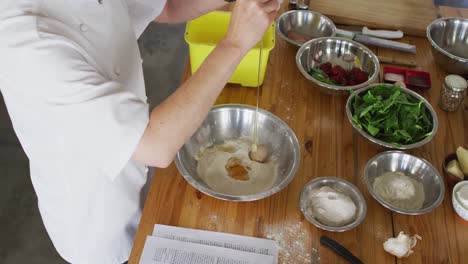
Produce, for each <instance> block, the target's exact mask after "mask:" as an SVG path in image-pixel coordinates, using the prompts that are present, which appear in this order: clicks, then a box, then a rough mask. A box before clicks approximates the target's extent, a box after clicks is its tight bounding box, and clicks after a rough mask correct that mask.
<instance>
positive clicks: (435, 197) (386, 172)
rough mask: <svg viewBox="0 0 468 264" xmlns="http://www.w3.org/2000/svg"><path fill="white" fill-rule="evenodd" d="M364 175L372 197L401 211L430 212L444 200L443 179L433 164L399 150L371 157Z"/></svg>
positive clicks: (389, 207) (410, 213) (414, 213)
mask: <svg viewBox="0 0 468 264" xmlns="http://www.w3.org/2000/svg"><path fill="white" fill-rule="evenodd" d="M364 177H365V182H366V185H367V189H368V191H369V193H370V194H371V195H372V197H374V198H375V199H376V200H377V201H378V202H379V203H380V204H381V205H383V206H384V207H386V208H388V209H390V210H392V211H394V212H397V213H400V214H406V215H420V214H425V213H429V212H431V211H432V210H434V209H435V208H437V207H438V206H439V205H440V204H441V203H442V201H443V199H444V193H445V184H444V180H443V178H442V176H441V175H440V174H439V172H438V171H437V170H436V169H435V168H434V166H432V164H431V163H429V162H428V161H426V160H424V159H421V158H418V157H416V156H413V155H410V154H407V153H404V152H401V151H386V152H383V153H380V154H378V155H376V156H375V157H373V158H372V159H370V160H369V161H368V163H367V165H366V167H365V169H364Z"/></svg>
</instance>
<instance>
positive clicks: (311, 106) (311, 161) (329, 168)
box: [130, 6, 468, 264]
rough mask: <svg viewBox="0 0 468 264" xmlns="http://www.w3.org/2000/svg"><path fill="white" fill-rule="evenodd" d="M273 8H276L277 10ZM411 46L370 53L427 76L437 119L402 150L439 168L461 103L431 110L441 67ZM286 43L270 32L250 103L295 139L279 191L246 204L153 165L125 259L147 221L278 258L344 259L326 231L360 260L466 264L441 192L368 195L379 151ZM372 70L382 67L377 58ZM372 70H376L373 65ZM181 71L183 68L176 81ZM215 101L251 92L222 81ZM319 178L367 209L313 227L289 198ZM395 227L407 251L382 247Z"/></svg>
mask: <svg viewBox="0 0 468 264" xmlns="http://www.w3.org/2000/svg"><path fill="white" fill-rule="evenodd" d="M285 8H286V7H285V6H283V11H284V10H285ZM439 12H440V13H441V14H442V16H465V17H468V13H467V12H466V10H457V9H453V8H441V9H440V10H439ZM403 41H404V42H408V43H412V44H415V45H416V46H417V54H416V55H412V54H405V53H400V52H395V51H390V50H384V49H373V51H374V52H375V53H376V54H377V55H380V56H387V57H395V58H405V59H412V60H415V61H416V62H417V63H418V67H417V68H416V69H417V70H424V71H427V72H429V73H430V74H431V81H432V88H431V89H430V90H428V91H420V94H421V95H423V96H424V97H425V98H426V99H428V100H429V101H430V102H431V103H432V105H433V106H434V108H435V110H436V112H437V115H438V117H439V122H440V124H439V130H438V132H437V135H436V136H435V138H434V139H433V140H432V142H430V143H429V144H427V145H425V146H424V147H422V148H419V149H416V150H412V151H409V153H411V154H413V155H416V156H418V157H422V158H425V159H427V160H428V161H429V162H431V163H432V164H433V165H434V166H435V167H436V168H437V169H438V170H439V172H440V173H441V164H442V161H443V159H444V156H445V155H446V154H448V153H451V152H454V150H455V148H456V147H457V146H459V145H468V132H467V131H468V100H467V99H465V102H464V103H463V104H462V106H461V107H460V109H459V110H458V111H457V112H454V113H447V112H444V111H442V110H440V108H439V107H437V103H438V99H439V90H440V87H441V86H442V80H443V78H444V77H445V75H446V73H445V72H443V71H441V70H439V69H438V67H437V66H436V65H435V64H434V61H433V58H432V55H431V51H430V45H429V42H428V41H427V40H426V39H425V38H417V37H405V38H404V40H403ZM295 54H296V49H295V48H294V47H291V46H290V45H288V44H287V43H286V42H284V41H283V40H281V39H280V38H279V37H277V42H276V47H275V49H274V50H273V51H272V52H271V54H270V60H269V63H268V68H267V72H266V77H265V82H264V84H263V88H262V93H261V98H260V107H261V108H263V109H266V110H267V111H270V112H272V113H273V114H275V115H276V116H278V117H279V118H281V119H282V120H284V121H285V122H286V123H287V124H288V125H289V126H290V127H291V128H292V130H293V131H294V132H295V133H296V136H297V137H298V139H299V142H300V144H301V153H302V157H301V159H302V160H301V167H300V169H299V171H298V173H297V175H296V177H295V178H294V180H293V181H292V182H291V183H290V184H289V186H288V187H287V188H285V189H284V190H283V191H281V192H279V193H277V194H275V195H273V196H271V197H269V198H266V199H263V200H260V201H256V202H245V203H236V202H226V201H221V200H217V199H215V198H212V197H210V196H207V195H205V194H203V193H201V192H199V191H197V190H196V189H194V188H193V187H192V186H190V185H189V184H188V183H187V182H186V181H185V180H184V179H183V178H182V176H181V175H180V174H179V172H178V171H177V169H176V167H175V165H174V164H173V165H171V166H170V167H169V168H167V169H161V170H157V171H156V173H155V176H154V180H153V183H152V187H151V190H150V192H149V194H148V198H147V200H146V204H145V208H144V211H143V217H142V219H141V222H140V226H139V229H138V232H137V235H136V238H135V243H134V248H133V251H132V254H131V257H130V263H132V264H133V263H138V262H139V259H140V256H141V252H142V249H143V246H144V243H145V240H146V237H147V236H148V235H150V234H151V232H152V229H153V226H154V224H165V225H172V226H179V227H187V228H196V229H203V230H211V231H220V232H227V233H233V234H240V235H247V236H254V237H260V238H268V239H273V240H275V241H277V244H278V246H279V247H280V263H316V262H312V261H313V259H314V258H316V259H317V258H319V259H320V263H346V262H345V261H344V260H343V259H342V258H340V257H338V256H337V255H336V254H335V253H333V252H332V251H330V250H329V249H328V248H325V247H322V246H320V243H319V237H320V235H327V236H329V237H331V238H333V239H335V240H337V241H338V242H340V243H341V244H342V245H344V246H345V247H346V248H348V249H349V250H350V251H351V252H352V253H353V254H355V255H356V256H358V257H359V258H360V259H361V260H362V261H363V262H364V263H379V264H384V263H421V264H427V263H468V223H467V222H464V221H463V220H461V218H459V217H458V216H457V215H456V213H455V212H454V210H453V208H452V205H451V197H450V192H449V191H447V192H446V195H445V199H444V202H443V204H442V205H441V206H439V207H438V208H437V209H436V210H434V211H433V212H431V213H428V214H425V215H421V216H405V215H400V214H397V213H393V212H391V211H389V210H387V209H385V208H384V207H383V206H381V205H380V204H379V203H377V201H376V200H374V199H373V198H372V197H371V195H370V194H369V192H368V191H367V189H366V186H365V184H364V181H363V169H364V166H365V164H366V162H367V161H368V160H369V159H370V158H371V157H373V156H374V155H376V154H377V153H379V152H382V151H384V149H381V148H378V147H375V146H373V145H371V144H369V142H367V141H366V140H365V139H363V138H361V137H360V136H358V135H357V134H356V133H355V132H353V129H352V127H351V125H350V124H349V122H348V120H347V118H346V114H345V102H346V97H332V96H328V95H323V94H321V93H320V92H319V90H318V88H317V87H315V86H314V85H313V84H312V83H311V82H309V81H307V80H306V79H305V78H304V77H303V76H302V75H301V73H300V72H299V71H298V70H297V67H296V63H295V59H294V58H295ZM382 66H385V65H384V64H382ZM381 68H382V67H381ZM189 76H190V72H189V67H186V72H185V77H184V79H187V78H188V77H189ZM217 103H220V104H221V103H242V104H249V105H255V89H253V88H244V87H239V86H237V85H227V86H226V88H225V89H224V91H223V92H222V94H221V95H220V96H219V98H218V101H217ZM320 176H338V177H341V178H343V179H346V180H348V181H350V182H352V183H354V184H355V185H357V186H358V188H359V189H360V190H361V192H362V193H363V194H364V196H365V199H366V202H367V206H368V211H367V216H366V218H365V220H364V222H363V223H362V224H361V225H360V226H358V227H357V228H355V229H353V230H351V231H347V232H344V233H332V232H327V231H323V230H320V229H318V228H316V227H315V226H314V225H312V224H310V223H309V222H308V221H307V220H306V219H305V218H304V216H303V215H302V214H301V212H300V210H299V194H300V192H301V190H302V188H303V186H304V185H305V184H306V183H307V182H308V181H310V180H312V179H315V178H317V177H320ZM400 231H405V232H406V233H409V234H419V235H420V236H421V237H422V241H420V242H418V244H417V246H416V247H415V249H414V253H413V254H412V255H411V256H410V257H409V258H406V259H402V260H400V259H396V258H395V257H393V256H391V255H390V254H388V253H386V252H385V251H384V250H383V247H382V243H383V242H384V241H385V240H386V239H387V238H389V237H393V236H396V235H398V233H399V232H400Z"/></svg>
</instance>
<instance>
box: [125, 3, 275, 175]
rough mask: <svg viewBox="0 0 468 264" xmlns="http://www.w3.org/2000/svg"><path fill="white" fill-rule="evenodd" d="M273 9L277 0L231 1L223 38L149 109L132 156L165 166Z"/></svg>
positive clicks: (200, 119) (269, 19)
mask: <svg viewBox="0 0 468 264" xmlns="http://www.w3.org/2000/svg"><path fill="white" fill-rule="evenodd" d="M277 9H278V1H277V0H269V1H268V0H267V1H266V2H264V3H262V2H260V1H252V0H238V1H237V3H236V5H235V7H234V10H233V13H232V18H231V22H230V25H229V30H228V33H227V34H226V36H225V37H224V39H223V40H222V41H221V42H220V43H219V44H218V45H217V46H216V48H215V49H214V50H213V52H212V53H211V54H210V55H209V56H208V57H207V59H206V60H205V62H204V63H203V64H202V65H201V67H200V68H199V70H198V71H197V72H196V73H195V74H194V75H193V76H192V77H190V78H189V79H188V80H187V81H186V82H185V83H184V84H183V85H182V86H180V87H179V88H178V89H177V91H176V92H174V93H173V94H172V95H171V96H170V97H169V98H168V99H166V100H165V101H164V102H163V103H162V104H161V105H159V106H157V107H156V108H155V109H154V110H153V112H152V113H151V117H150V122H149V125H148V127H147V128H146V130H145V132H144V135H143V137H142V139H141V141H140V143H139V145H138V147H137V149H136V151H135V153H134V155H133V159H134V160H136V161H139V162H142V163H144V164H146V165H148V166H154V167H167V166H169V165H170V163H171V162H172V161H173V159H174V157H175V155H176V153H177V151H179V149H180V148H181V147H182V146H183V144H184V143H185V142H186V141H187V140H188V139H189V138H190V136H192V134H193V133H194V132H195V131H196V129H197V128H198V127H199V126H200V125H201V123H202V122H203V120H204V119H205V117H206V115H207V114H208V111H209V110H210V109H211V107H212V105H213V104H214V102H215V100H216V98H217V97H218V95H219V94H220V92H221V90H222V89H223V88H224V86H225V84H226V82H227V81H228V80H229V78H230V76H231V75H232V73H233V72H234V70H235V69H236V67H237V65H238V64H239V62H240V61H241V59H242V58H243V57H244V56H245V54H246V53H247V52H248V51H249V50H250V49H251V48H252V47H253V46H254V45H255V44H256V43H257V42H258V41H260V40H261V38H262V36H263V34H264V32H265V31H266V29H267V28H268V26H269V25H270V24H271V23H272V21H273V19H274V17H275V16H276V10H277Z"/></svg>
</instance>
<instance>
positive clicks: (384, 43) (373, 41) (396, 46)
mask: <svg viewBox="0 0 468 264" xmlns="http://www.w3.org/2000/svg"><path fill="white" fill-rule="evenodd" d="M336 35H337V36H339V37H344V38H348V39H352V40H354V41H357V42H359V43H362V44H365V45H369V46H374V47H380V48H387V49H393V50H399V51H403V52H409V53H416V46H414V45H411V44H407V43H402V42H398V41H393V40H387V39H381V38H375V37H369V36H365V35H362V34H357V33H354V32H352V31H347V30H342V29H337V30H336Z"/></svg>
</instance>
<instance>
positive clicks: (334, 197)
mask: <svg viewBox="0 0 468 264" xmlns="http://www.w3.org/2000/svg"><path fill="white" fill-rule="evenodd" d="M300 208H301V211H302V213H303V214H304V216H305V217H306V219H307V220H309V222H311V223H312V224H314V225H315V226H317V227H318V228H321V229H323V230H327V231H332V232H344V231H348V230H351V229H353V228H355V227H357V226H358V225H359V224H360V223H361V222H362V221H363V220H364V218H365V216H366V212H367V205H366V200H365V199H364V196H363V195H362V193H361V192H360V191H359V189H358V188H357V187H356V186H354V185H353V184H352V183H350V182H348V181H346V180H344V179H341V178H337V177H319V178H316V179H314V180H311V181H310V182H309V183H307V184H306V185H305V186H304V188H303V189H302V192H301V197H300Z"/></svg>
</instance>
